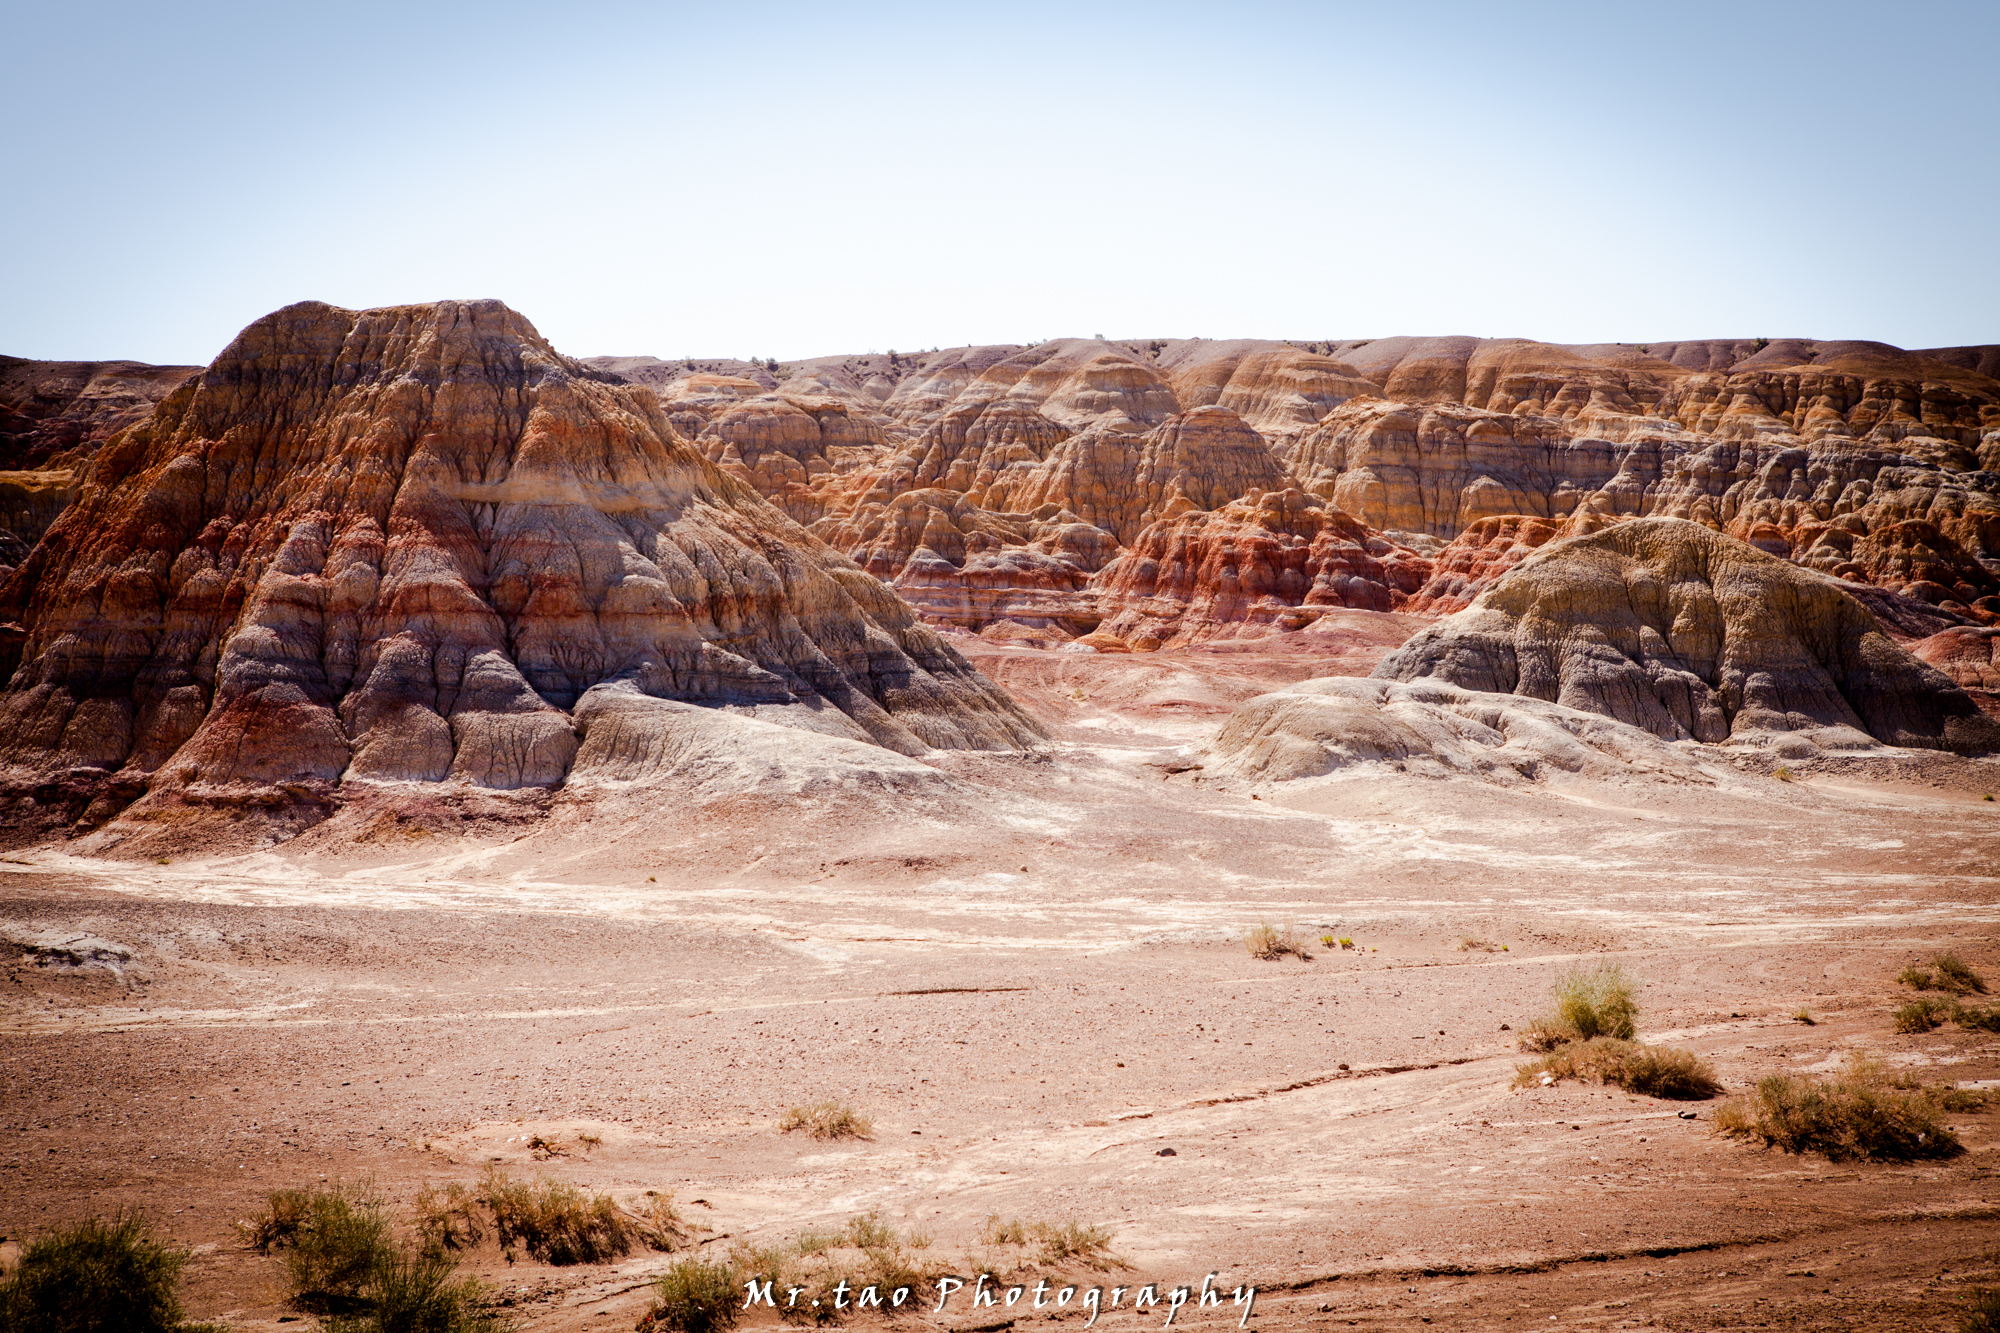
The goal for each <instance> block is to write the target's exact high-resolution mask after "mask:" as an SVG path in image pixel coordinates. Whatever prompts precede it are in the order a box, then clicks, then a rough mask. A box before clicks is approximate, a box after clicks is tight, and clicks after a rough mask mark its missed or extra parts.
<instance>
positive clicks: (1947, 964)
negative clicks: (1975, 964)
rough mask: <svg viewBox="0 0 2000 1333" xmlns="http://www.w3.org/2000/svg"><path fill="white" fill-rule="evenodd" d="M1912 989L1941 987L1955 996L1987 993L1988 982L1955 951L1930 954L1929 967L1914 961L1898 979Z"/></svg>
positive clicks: (1935, 988)
mask: <svg viewBox="0 0 2000 1333" xmlns="http://www.w3.org/2000/svg"><path fill="white" fill-rule="evenodd" d="M1896 980H1897V981H1899V982H1901V983H1902V984H1903V985H1905V986H1908V987H1909V988H1910V989H1911V990H1940V991H1948V992H1949V993H1951V994H1953V995H1974V994H1977V995H1984V994H1986V981H1985V979H1984V978H1983V977H1981V976H1980V975H1979V974H1978V973H1977V972H1975V971H1973V970H1972V967H1971V965H1970V964H1968V963H1967V962H1966V961H1965V960H1964V959H1963V958H1960V957H1959V956H1958V955H1957V954H1955V953H1950V952H1946V953H1940V954H1933V955H1931V961H1930V964H1929V966H1925V965H1923V964H1920V963H1912V964H1910V965H1909V966H1908V967H1906V968H1904V969H1903V971H1902V974H1901V975H1900V976H1898V977H1897V978H1896Z"/></svg>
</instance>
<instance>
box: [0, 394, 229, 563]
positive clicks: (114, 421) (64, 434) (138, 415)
mask: <svg viewBox="0 0 2000 1333" xmlns="http://www.w3.org/2000/svg"><path fill="white" fill-rule="evenodd" d="M199 369H200V367H199V366H149V365H146V364H144V363H142V362H138V361H29V360H25V359H23V358H21V357H18V356H0V568H4V570H5V571H6V572H11V571H12V569H13V567H14V566H15V565H18V564H19V563H21V560H22V559H23V558H24V557H25V556H26V555H27V553H28V550H29V548H30V547H32V546H33V545H34V544H35V543H36V542H38V541H40V540H41V537H42V534H43V533H44V532H47V531H48V529H49V525H50V524H51V523H53V522H55V520H56V516H57V515H59V514H60V513H62V511H63V510H64V509H65V508H66V507H67V506H68V505H69V502H70V501H71V500H72V499H74V498H75V495H74V490H73V483H74V481H75V477H76V469H77V468H79V467H80V466H81V465H82V464H83V463H84V462H86V461H87V460H88V459H89V458H90V456H91V455H92V454H94V453H95V452H96V451H97V447H98V446H99V445H100V444H102V443H103V442H104V441H106V440H108V439H110V438H111V437H112V436H113V435H115V434H117V433H118V432H119V431H121V430H123V429H125V428H126V427H127V426H131V425H135V424H137V423H138V422H140V421H143V420H145V419H146V418H147V417H148V416H150V415H152V412H153V408H154V406H155V405H156V404H157V403H158V402H159V401H160V400H161V399H162V398H165V397H166V396H167V395H168V394H169V393H171V392H172V391H173V390H174V388H175V387H177V386H178V385H179V384H181V382H182V381H184V380H186V379H187V377H188V376H190V375H192V374H194V373H195V372H196V371H197V370H199ZM0 577H4V573H0Z"/></svg>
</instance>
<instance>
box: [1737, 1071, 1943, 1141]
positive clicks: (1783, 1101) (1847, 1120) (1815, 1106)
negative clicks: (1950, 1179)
mask: <svg viewBox="0 0 2000 1333" xmlns="http://www.w3.org/2000/svg"><path fill="white" fill-rule="evenodd" d="M1979 1101H1980V1098H1979V1097H1978V1094H1970V1095H1968V1094H1965V1093H1960V1092H1958V1091H1957V1090H1956V1089H1951V1088H1926V1087H1923V1086H1921V1085H1920V1084H1917V1083H1916V1082H1915V1081H1914V1080H1912V1079H1910V1078H1907V1077H1904V1078H1894V1077H1891V1076H1889V1075H1888V1074H1887V1073H1886V1071H1884V1070H1883V1068H1882V1066H1881V1064H1880V1063H1879V1062H1877V1061H1874V1060H1871V1059H1868V1058H1867V1057H1856V1058H1851V1059H1850V1060H1849V1061H1848V1065H1847V1068H1846V1069H1845V1070H1844V1071H1843V1072H1842V1073H1840V1074H1839V1075H1836V1076H1834V1077H1831V1078H1818V1077H1812V1076H1809V1075H1797V1074H1773V1075H1771V1076H1769V1077H1767V1078H1764V1079H1760V1080H1759V1081H1758V1083H1757V1088H1756V1090H1755V1091H1754V1092H1749V1093H1743V1094H1740V1095H1738V1096H1736V1097H1732V1098H1730V1099H1729V1100H1728V1101H1726V1102H1724V1103H1723V1104H1722V1105H1721V1106H1719V1107H1717V1108H1716V1113H1715V1129H1716V1132H1717V1133H1719V1134H1726V1135H1729V1136H1730V1137H1732V1138H1745V1139H1759V1140H1762V1141H1763V1143H1764V1145H1765V1146H1766V1147H1773V1148H1781V1149H1783V1150H1784V1151H1786V1152H1790V1153H1819V1154H1821V1155H1823V1156H1825V1157H1827V1158H1829V1159H1831V1160H1833V1161H1842V1160H1845V1159H1847V1158H1854V1157H1869V1158H1876V1159H1882V1160H1890V1161H1910V1160H1915V1159H1919V1158H1937V1157H1956V1156H1958V1155H1959V1154H1960V1153H1962V1152H1964V1151H1965V1149H1964V1147H1963V1146H1962V1145H1961V1144H1960V1143H1959V1141H1958V1136H1957V1135H1955V1134H1953V1133H1952V1132H1951V1130H1950V1128H1949V1127H1948V1126H1946V1125H1945V1124H1944V1122H1943V1121H1942V1120H1941V1119H1940V1117H1941V1116H1942V1115H1943V1114H1944V1113H1945V1112H1947V1111H1958V1110H1966V1109H1969V1108H1970V1107H1971V1106H1974V1105H1978V1104H1979Z"/></svg>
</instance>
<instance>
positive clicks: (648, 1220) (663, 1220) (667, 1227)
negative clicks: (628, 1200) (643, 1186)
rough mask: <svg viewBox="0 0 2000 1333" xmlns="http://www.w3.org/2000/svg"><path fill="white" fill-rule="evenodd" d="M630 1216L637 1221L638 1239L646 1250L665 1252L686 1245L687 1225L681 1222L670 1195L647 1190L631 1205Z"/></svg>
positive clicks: (678, 1210)
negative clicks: (642, 1241) (643, 1242)
mask: <svg viewBox="0 0 2000 1333" xmlns="http://www.w3.org/2000/svg"><path fill="white" fill-rule="evenodd" d="M632 1215H633V1216H634V1217H636V1218H638V1219H639V1233H640V1238H641V1239H642V1240H644V1241H645V1242H646V1245H647V1248H649V1249H654V1250H660V1251H663V1252H667V1251H672V1250H675V1249H677V1248H679V1247H680V1246H681V1245H684V1244H686V1243H687V1239H688V1228H687V1224H686V1223H685V1222H683V1221H682V1220H681V1212H680V1209H678V1208H676V1207H674V1196H673V1195H672V1194H671V1193H661V1192H660V1191H658V1190H647V1191H646V1193H645V1195H644V1196H643V1197H642V1198H641V1199H640V1200H639V1201H638V1202H637V1203H635V1204H633V1206H632Z"/></svg>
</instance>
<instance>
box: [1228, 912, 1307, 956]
mask: <svg viewBox="0 0 2000 1333" xmlns="http://www.w3.org/2000/svg"><path fill="white" fill-rule="evenodd" d="M1243 947H1245V948H1246V949H1248V950H1249V951H1250V956H1251V957H1252V958H1261V959H1263V960H1264V961H1265V962H1276V961H1277V960H1278V959H1280V958H1283V957H1284V956H1285V955H1286V954H1291V955H1292V956H1293V957H1295V958H1297V959H1298V960H1299V961H1300V962H1302V963H1308V962H1311V961H1312V955H1311V954H1310V953H1308V952H1306V945H1305V941H1304V940H1302V939H1300V938H1299V936H1298V932H1297V931H1295V930H1293V929H1292V928H1291V927H1290V926H1286V927H1284V928H1283V929H1282V930H1281V929H1279V928H1278V927H1277V926H1274V925H1272V924H1271V923H1270V922H1268V921H1267V922H1264V923H1263V924H1262V925H1257V926H1252V927H1251V928H1250V929H1249V930H1247V931H1245V932H1244V934H1243Z"/></svg>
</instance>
